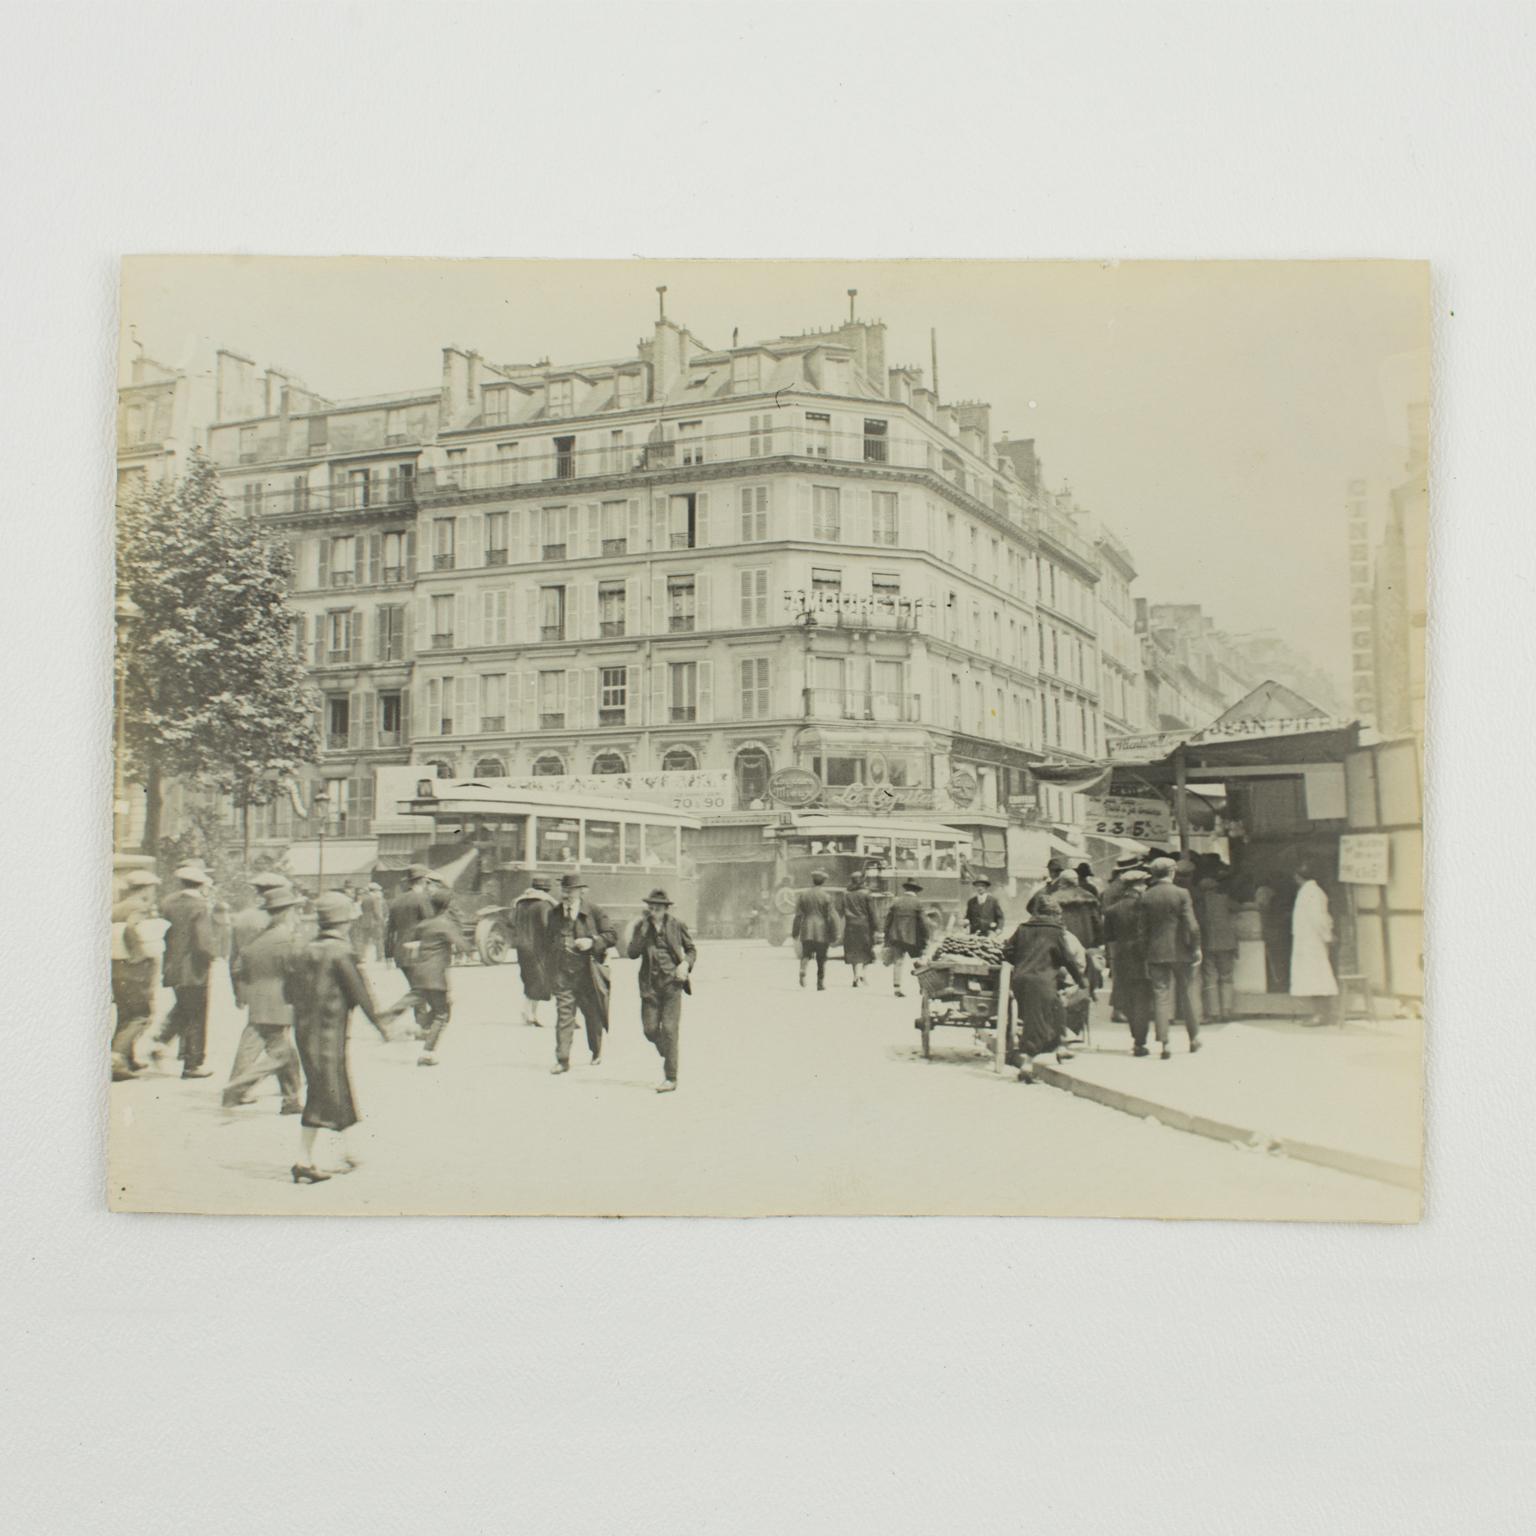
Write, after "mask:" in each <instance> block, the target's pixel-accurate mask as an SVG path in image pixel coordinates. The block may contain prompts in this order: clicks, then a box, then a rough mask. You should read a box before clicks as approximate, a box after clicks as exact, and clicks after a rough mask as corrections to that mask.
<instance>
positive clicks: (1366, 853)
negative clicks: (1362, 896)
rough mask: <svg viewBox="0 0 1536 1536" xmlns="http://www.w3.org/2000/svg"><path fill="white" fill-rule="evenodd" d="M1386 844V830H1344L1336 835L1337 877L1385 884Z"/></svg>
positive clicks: (1350, 881)
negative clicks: (1337, 840)
mask: <svg viewBox="0 0 1536 1536" xmlns="http://www.w3.org/2000/svg"><path fill="white" fill-rule="evenodd" d="M1389 848H1390V844H1389V842H1388V839H1387V834H1386V833H1385V832H1346V833H1345V834H1344V835H1343V836H1342V837H1341V838H1340V839H1339V880H1340V881H1341V882H1342V883H1343V884H1344V885H1385V884H1386V883H1387V875H1388V872H1389V868H1390V864H1391V860H1390V856H1389Z"/></svg>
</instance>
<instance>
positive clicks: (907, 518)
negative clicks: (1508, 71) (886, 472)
mask: <svg viewBox="0 0 1536 1536" xmlns="http://www.w3.org/2000/svg"><path fill="white" fill-rule="evenodd" d="M896 543H897V546H898V547H899V548H901V549H911V548H912V498H911V497H910V496H903V495H902V494H901V492H900V491H897V492H896ZM928 549H929V551H930V553H931V552H932V550H933V545H932V544H931V543H930V544H929V546H928ZM998 579H999V573H997V572H993V580H994V581H995V580H998Z"/></svg>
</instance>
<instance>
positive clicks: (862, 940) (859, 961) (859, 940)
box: [843, 923, 875, 965]
mask: <svg viewBox="0 0 1536 1536" xmlns="http://www.w3.org/2000/svg"><path fill="white" fill-rule="evenodd" d="M843 959H844V960H846V961H847V962H848V964H849V965H873V964H874V963H875V935H874V932H873V930H872V929H870V928H867V927H866V926H865V925H864V924H863V923H848V924H846V925H845V926H844V928H843Z"/></svg>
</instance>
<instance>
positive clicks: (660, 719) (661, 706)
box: [650, 661, 667, 727]
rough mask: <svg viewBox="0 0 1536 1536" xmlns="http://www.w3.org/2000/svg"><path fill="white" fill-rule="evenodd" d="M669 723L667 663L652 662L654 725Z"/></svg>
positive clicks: (652, 719) (652, 721) (652, 715)
mask: <svg viewBox="0 0 1536 1536" xmlns="http://www.w3.org/2000/svg"><path fill="white" fill-rule="evenodd" d="M666 723H667V664H666V662H664V661H657V662H652V663H651V718H650V724H651V726H652V727H656V726H662V725H665V724H666Z"/></svg>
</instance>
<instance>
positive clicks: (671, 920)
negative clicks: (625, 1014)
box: [629, 887, 698, 1093]
mask: <svg viewBox="0 0 1536 1536" xmlns="http://www.w3.org/2000/svg"><path fill="white" fill-rule="evenodd" d="M629 958H630V959H631V960H638V961H639V962H640V1027H641V1028H642V1029H643V1030H644V1031H645V1038H646V1039H647V1040H649V1041H650V1042H651V1044H652V1045H654V1046H655V1047H656V1050H657V1053H658V1054H659V1055H660V1057H661V1065H662V1072H663V1073H664V1074H665V1075H664V1077H663V1080H662V1082H661V1084H660V1086H658V1088H657V1089H656V1091H657V1093H671V1092H673V1091H674V1090H675V1089H676V1087H677V1047H678V1035H679V1034H680V1032H681V1030H682V1024H683V993H685V992H688V993H691V992H692V991H693V984H692V982H691V981H690V980H689V978H690V977H691V976H692V975H693V967H694V963H695V962H696V961H697V959H698V951H697V949H695V948H694V943H693V936H692V935H691V934H690V933H689V932H688V928H687V925H686V924H684V923H683V922H681V921H680V920H679V919H678V918H675V917H673V915H672V898H671V897H670V896H668V895H667V893H666V892H665V891H664V890H662V889H660V888H659V887H658V888H657V889H656V890H654V891H652V892H651V894H650V895H649V896H647V897H646V898H645V916H644V917H641V918H638V919H637V920H636V922H635V926H634V928H633V929H632V930H631V931H630V935H629Z"/></svg>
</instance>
